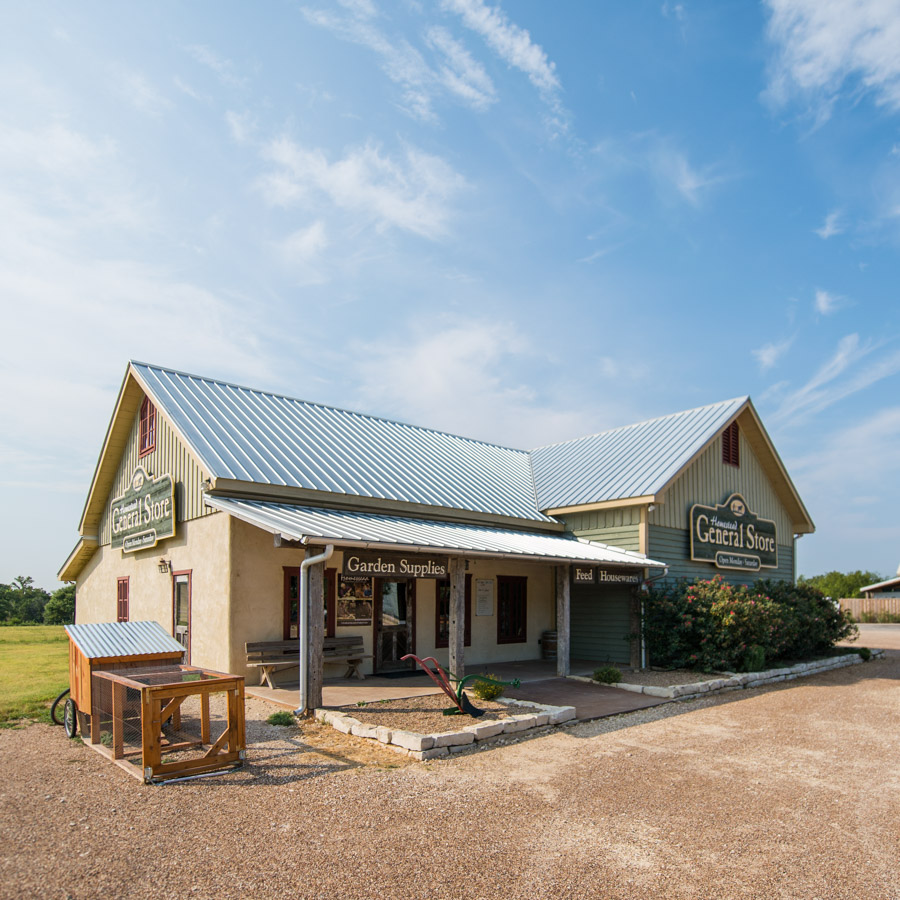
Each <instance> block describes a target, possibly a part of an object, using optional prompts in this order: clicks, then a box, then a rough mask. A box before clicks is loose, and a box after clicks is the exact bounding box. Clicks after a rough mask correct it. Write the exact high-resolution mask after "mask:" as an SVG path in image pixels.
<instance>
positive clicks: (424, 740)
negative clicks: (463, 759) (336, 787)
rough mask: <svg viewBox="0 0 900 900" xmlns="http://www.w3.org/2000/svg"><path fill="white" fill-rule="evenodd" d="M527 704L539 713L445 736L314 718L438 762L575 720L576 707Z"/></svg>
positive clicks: (325, 715)
mask: <svg viewBox="0 0 900 900" xmlns="http://www.w3.org/2000/svg"><path fill="white" fill-rule="evenodd" d="M497 700H499V702H501V703H507V704H510V705H515V704H516V703H517V702H518V701H516V700H507V699H504V698H502V697H498V698H497ZM527 705H528V706H533V707H536V708H537V709H539V710H540V712H538V713H523V714H522V715H514V716H509V717H508V718H506V719H500V720H499V721H496V720H491V721H489V722H482V723H476V724H475V725H466V726H465V727H463V728H461V729H460V730H459V731H448V732H445V733H443V734H417V733H416V732H414V731H404V730H402V729H391V728H386V727H385V726H384V725H371V724H369V723H368V722H360V721H359V719H354V718H353V717H352V716H348V715H347V714H346V713H342V712H339V711H338V710H334V709H317V710H316V711H315V716H316V721H318V722H322V723H324V724H325V725H330V726H331V727H332V728H334V729H335V730H337V731H340V732H342V733H343V734H354V735H356V736H357V737H363V738H370V739H372V740H376V741H380V742H381V743H382V744H384V745H385V746H387V747H390V749H391V750H395V751H396V752H397V753H402V754H403V755H404V756H411V757H412V758H413V759H417V760H426V759H438V758H440V757H443V756H449V755H450V754H451V753H460V752H461V751H463V750H465V749H467V748H468V747H469V746H470V745H471V744H474V743H476V742H477V743H481V742H482V741H487V740H490V739H492V738H499V737H500V736H501V735H504V734H518V733H520V732H523V731H531V730H532V729H534V728H543V727H545V726H548V725H561V724H562V723H563V722H568V721H570V720H571V719H574V718H575V707H574V706H545V705H544V704H543V703H532V702H531V701H528V704H527Z"/></svg>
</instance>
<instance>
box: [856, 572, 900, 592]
mask: <svg viewBox="0 0 900 900" xmlns="http://www.w3.org/2000/svg"><path fill="white" fill-rule="evenodd" d="M895 585H896V586H897V587H898V588H900V572H898V573H897V575H895V576H894V577H893V578H888V580H887V581H879V582H878V583H877V584H867V585H866V586H865V587H861V588H860V591H877V590H878V589H879V588H884V587H893V586H895Z"/></svg>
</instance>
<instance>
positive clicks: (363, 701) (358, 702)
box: [356, 700, 366, 706]
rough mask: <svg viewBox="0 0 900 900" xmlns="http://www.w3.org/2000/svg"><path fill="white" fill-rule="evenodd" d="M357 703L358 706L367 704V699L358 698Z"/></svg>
mask: <svg viewBox="0 0 900 900" xmlns="http://www.w3.org/2000/svg"><path fill="white" fill-rule="evenodd" d="M356 705H357V706H365V705H366V701H365V700H357V701H356Z"/></svg>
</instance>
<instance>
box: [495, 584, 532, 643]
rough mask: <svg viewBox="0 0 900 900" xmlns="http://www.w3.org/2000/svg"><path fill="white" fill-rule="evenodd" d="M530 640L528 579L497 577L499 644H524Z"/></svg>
mask: <svg viewBox="0 0 900 900" xmlns="http://www.w3.org/2000/svg"><path fill="white" fill-rule="evenodd" d="M527 640H528V579H527V578H525V577H523V576H521V575H498V576H497V643H498V644H524V643H525V641H527Z"/></svg>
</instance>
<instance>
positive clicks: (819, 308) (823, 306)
mask: <svg viewBox="0 0 900 900" xmlns="http://www.w3.org/2000/svg"><path fill="white" fill-rule="evenodd" d="M841 304H842V298H841V297H838V296H836V295H835V294H830V293H829V292H828V291H823V290H821V289H819V290H817V291H816V299H815V300H814V301H813V305H814V306H815V308H816V312H817V313H818V314H819V315H820V316H830V315H831V314H832V313H835V312H837V311H838V310H839V309H840V308H841Z"/></svg>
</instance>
